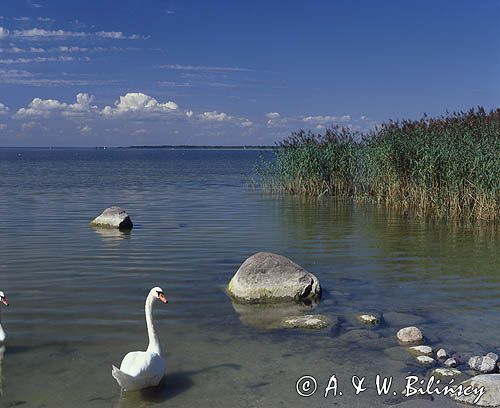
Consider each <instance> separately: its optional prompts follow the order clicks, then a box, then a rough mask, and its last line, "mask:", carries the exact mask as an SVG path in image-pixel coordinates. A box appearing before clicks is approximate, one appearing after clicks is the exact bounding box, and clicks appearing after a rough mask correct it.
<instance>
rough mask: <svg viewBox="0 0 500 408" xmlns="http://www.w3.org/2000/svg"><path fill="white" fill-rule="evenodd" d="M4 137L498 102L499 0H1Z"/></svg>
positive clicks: (166, 137)
mask: <svg viewBox="0 0 500 408" xmlns="http://www.w3.org/2000/svg"><path fill="white" fill-rule="evenodd" d="M0 16H1V17H0V145H1V146H102V145H106V146H126V145H132V144H141V145H142V144H147V145H157V144H198V145H200V144H210V145H240V144H273V143H274V142H275V141H278V140H280V139H282V138H284V137H286V135H288V134H289V132H290V131H291V130H297V129H300V128H305V129H312V130H314V131H318V132H321V131H322V130H323V129H324V127H325V126H330V125H332V124H340V125H343V126H350V127H352V128H353V129H360V130H365V129H369V128H370V127H373V126H375V125H376V124H377V123H380V122H382V121H384V120H387V119H389V118H392V119H400V118H417V117H419V116H420V115H422V114H423V113H424V112H425V113H427V114H431V115H440V114H442V113H444V112H445V111H446V110H449V111H454V110H462V109H468V108H470V107H473V106H477V105H483V106H484V107H486V108H496V107H498V105H499V102H500V46H499V44H500V24H498V21H499V16H500V1H493V0H482V1H477V0H470V1H464V0H434V1H427V0H424V1H418V2H417V1H401V0H398V1H371V0H365V1H338V0H330V1H287V2H282V1H255V0H254V1H251V2H247V1H245V2H244V1H234V0H233V1H176V0H166V1H160V0H140V1H139V0H120V1H118V0H98V1H95V0H87V1H68V0H2V2H1V4H0Z"/></svg>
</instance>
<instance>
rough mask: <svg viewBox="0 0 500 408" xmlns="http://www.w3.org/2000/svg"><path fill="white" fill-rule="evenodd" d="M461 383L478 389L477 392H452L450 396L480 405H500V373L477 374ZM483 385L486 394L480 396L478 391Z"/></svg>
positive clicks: (456, 399) (459, 400) (460, 400)
mask: <svg viewBox="0 0 500 408" xmlns="http://www.w3.org/2000/svg"><path fill="white" fill-rule="evenodd" d="M460 385H462V386H463V388H465V387H468V386H471V387H473V389H475V390H476V393H472V394H471V395H460V396H459V395H456V394H451V395H450V397H451V398H452V399H454V400H455V401H458V402H466V403H468V404H473V405H475V406H478V407H497V406H499V405H500V374H486V375H485V374H482V375H477V376H475V377H472V378H470V379H468V380H465V381H463V382H461V383H460V384H459V386H460ZM481 387H484V395H482V396H481V397H480V396H479V394H478V392H479V390H480V389H481ZM479 397H480V398H479Z"/></svg>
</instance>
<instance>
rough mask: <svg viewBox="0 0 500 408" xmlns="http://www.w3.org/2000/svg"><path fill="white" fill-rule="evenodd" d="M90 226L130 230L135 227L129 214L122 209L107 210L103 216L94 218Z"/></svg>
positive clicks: (111, 208)
mask: <svg viewBox="0 0 500 408" xmlns="http://www.w3.org/2000/svg"><path fill="white" fill-rule="evenodd" d="M90 225H92V226H95V227H101V228H119V229H124V230H130V229H132V227H133V226H134V224H132V220H131V219H130V216H129V215H128V214H127V212H126V211H125V210H124V209H123V208H120V207H109V208H106V209H105V210H104V211H103V212H102V214H101V215H99V216H98V217H96V218H94V219H93V220H92V221H91V222H90Z"/></svg>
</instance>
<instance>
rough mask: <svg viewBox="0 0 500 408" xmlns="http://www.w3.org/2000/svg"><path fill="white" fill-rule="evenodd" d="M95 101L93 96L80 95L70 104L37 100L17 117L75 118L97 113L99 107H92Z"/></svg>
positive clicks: (19, 111)
mask: <svg viewBox="0 0 500 408" xmlns="http://www.w3.org/2000/svg"><path fill="white" fill-rule="evenodd" d="M93 100H94V96H93V95H89V94H86V93H79V94H78V95H76V102H75V103H72V104H68V103H65V102H60V101H58V100H57V99H41V98H35V99H33V100H32V101H31V103H30V104H29V105H28V107H26V108H20V109H19V110H18V111H17V113H16V116H17V117H33V116H38V117H45V118H46V117H49V116H52V115H54V114H62V115H66V116H74V115H79V114H83V113H90V112H95V111H96V110H97V107H96V106H94V105H92V102H93Z"/></svg>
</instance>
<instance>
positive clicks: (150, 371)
mask: <svg viewBox="0 0 500 408" xmlns="http://www.w3.org/2000/svg"><path fill="white" fill-rule="evenodd" d="M156 299H159V300H161V301H162V302H163V303H168V300H167V298H166V297H165V295H164V294H163V290H162V289H161V288H159V287H155V288H153V289H151V290H150V291H149V294H148V296H147V298H146V306H145V312H146V325H147V328H148V337H149V346H148V348H147V350H146V351H131V352H130V353H128V354H127V355H126V356H125V357H124V358H123V361H122V363H121V365H120V368H119V369H118V368H116V367H115V366H112V367H113V369H112V371H111V374H112V375H113V377H114V378H115V379H116V381H117V382H118V384H119V385H120V387H121V388H122V389H123V390H125V391H133V390H140V389H142V388H147V387H155V386H157V385H158V384H159V382H160V381H161V379H162V378H163V376H164V375H165V359H164V358H163V356H162V354H163V353H162V349H161V344H160V340H159V339H158V335H157V334H156V331H155V327H154V325H153V316H152V307H153V302H154V301H155V300H156Z"/></svg>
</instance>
